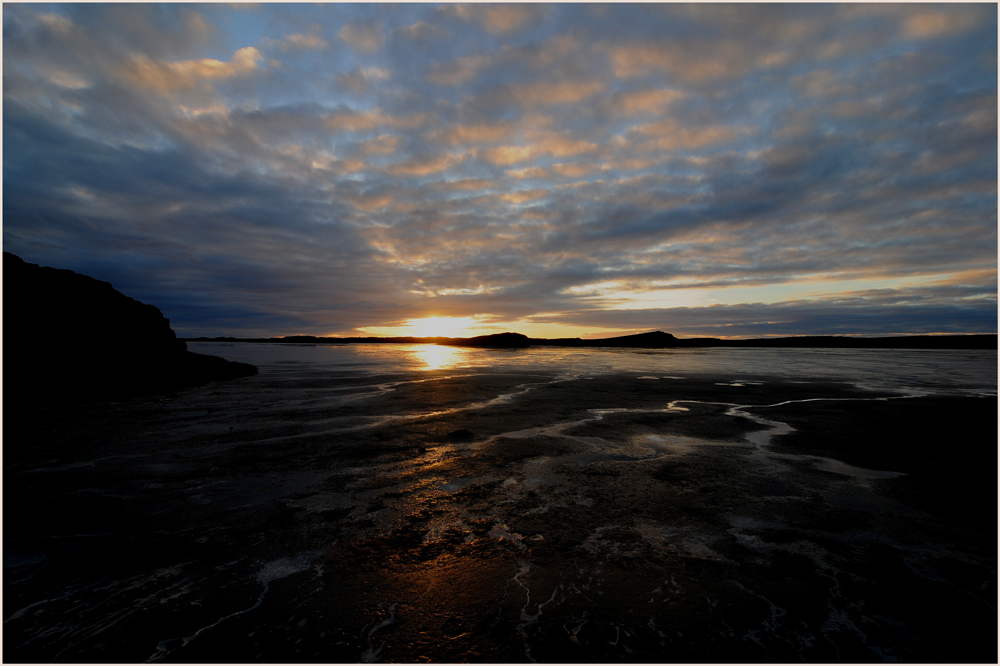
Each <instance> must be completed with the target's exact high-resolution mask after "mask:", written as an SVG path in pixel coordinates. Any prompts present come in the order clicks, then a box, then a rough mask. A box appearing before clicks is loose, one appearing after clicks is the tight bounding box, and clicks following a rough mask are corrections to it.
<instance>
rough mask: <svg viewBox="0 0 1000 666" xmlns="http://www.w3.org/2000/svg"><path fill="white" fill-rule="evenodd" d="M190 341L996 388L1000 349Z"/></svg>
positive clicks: (345, 360)
mask: <svg viewBox="0 0 1000 666" xmlns="http://www.w3.org/2000/svg"><path fill="white" fill-rule="evenodd" d="M188 349H190V350H191V351H193V352H197V353H200V354H212V355H215V356H222V357H223V358H226V359H228V360H231V361H240V362H243V363H251V364H253V365H256V366H258V367H259V368H262V369H263V372H266V373H280V374H283V375H286V376H290V375H294V370H292V368H296V367H297V368H302V369H303V370H305V369H308V371H309V372H331V373H337V375H338V376H343V374H345V373H347V374H356V375H357V376H367V377H375V376H378V375H381V374H399V373H417V374H419V373H426V372H430V371H440V370H458V369H463V370H474V371H476V372H481V373H508V372H530V373H542V374H556V375H579V376H583V375H595V376H596V375H601V374H615V373H640V374H641V373H649V374H657V373H659V374H672V375H675V376H683V375H704V376H715V377H720V378H721V377H730V378H747V379H751V380H752V379H753V378H755V377H756V378H761V377H768V378H782V379H785V380H790V381H796V380H799V381H815V380H817V379H827V380H832V381H839V382H847V383H851V384H854V385H857V386H859V387H877V388H900V389H920V388H921V387H922V388H925V389H927V390H937V391H955V392H960V393H963V392H964V393H970V394H976V395H978V394H983V395H996V390H997V352H996V350H973V351H968V350H921V349H918V350H906V349H754V348H735V347H734V348H726V347H720V348H713V349H600V348H592V349H580V348H560V347H535V348H526V349H476V348H468V347H450V346H442V345H382V344H379V345H365V344H359V345H346V344H345V345H311V344H270V343H225V342H189V343H188Z"/></svg>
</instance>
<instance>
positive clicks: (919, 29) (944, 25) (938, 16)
mask: <svg viewBox="0 0 1000 666" xmlns="http://www.w3.org/2000/svg"><path fill="white" fill-rule="evenodd" d="M975 24H976V21H975V15H973V14H971V13H962V12H960V13H956V12H951V13H948V14H943V13H939V12H923V13H921V14H916V15H914V16H911V17H909V18H908V19H906V21H905V22H904V23H903V34H904V35H905V36H907V37H909V38H911V39H913V38H916V39H920V38H923V37H933V36H934V35H940V34H946V33H949V32H959V31H961V30H966V29H968V28H971V27H973V26H975Z"/></svg>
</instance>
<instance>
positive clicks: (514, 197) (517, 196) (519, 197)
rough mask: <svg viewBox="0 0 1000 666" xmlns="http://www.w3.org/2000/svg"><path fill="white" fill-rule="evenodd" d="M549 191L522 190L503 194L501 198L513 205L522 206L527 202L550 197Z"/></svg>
mask: <svg viewBox="0 0 1000 666" xmlns="http://www.w3.org/2000/svg"><path fill="white" fill-rule="evenodd" d="M548 193H549V191H548V190H539V189H535V190H520V191H518V192H512V193H511V194H501V195H500V198H501V199H503V200H504V201H507V202H509V203H513V204H522V203H525V202H527V201H535V200H536V199H541V198H542V197H544V196H546V195H548Z"/></svg>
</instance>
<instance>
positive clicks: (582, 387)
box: [3, 343, 997, 663]
mask: <svg viewBox="0 0 1000 666" xmlns="http://www.w3.org/2000/svg"><path fill="white" fill-rule="evenodd" d="M192 347H193V348H194V347H196V345H192ZM201 347H204V349H201V348H198V349H196V351H206V352H207V353H212V354H217V355H220V356H224V357H226V358H229V359H231V360H238V361H244V362H253V363H255V364H256V365H258V367H259V368H260V374H259V375H258V376H254V377H247V378H243V379H237V380H233V381H229V382H217V383H214V384H210V385H207V386H204V387H201V388H195V389H190V390H187V391H183V392H178V393H175V394H169V395H163V396H154V397H146V398H136V399H133V400H125V401H118V402H100V403H92V404H86V405H77V406H65V405H64V406H60V405H39V406H37V407H36V408H34V409H28V410H24V411H23V412H22V413H19V414H14V415H12V414H5V415H4V416H5V419H4V429H5V433H4V435H5V437H4V524H3V526H4V530H3V533H4V654H3V658H4V660H5V661H7V662H40V661H62V662H120V661H128V662H142V661H165V662H261V661H271V662H275V661H277V662H357V661H364V662H373V661H387V662H427V661H430V662H460V661H472V662H519V663H520V662H532V661H538V662H631V661H643V662H747V661H750V662H763V661H807V662H831V661H849V662H871V661H911V662H912V661H921V662H928V661H929V662H995V661H996V659H997V615H996V600H997V570H996V556H997V513H996V510H997V501H996V500H997V477H996V469H997V396H996V367H997V366H996V352H995V351H987V352H920V351H907V352H896V353H893V352H887V351H885V350H877V351H876V350H868V351H838V352H823V353H820V352H815V353H813V352H810V351H809V350H729V351H726V350H706V351H694V350H685V351H671V352H662V353H656V352H653V353H650V352H633V351H629V350H621V351H614V352H608V351H600V352H598V351H587V350H574V351H572V352H558V351H553V350H544V351H538V350H534V351H533V350H512V351H490V350H466V351H463V350H434V349H430V350H428V349H423V348H417V347H414V348H412V349H409V350H406V349H400V350H398V351H391V352H390V351H386V350H385V349H384V348H383V349H381V350H376V349H360V348H355V349H346V348H337V349H323V348H319V347H302V348H298V349H290V348H289V349H282V350H274V349H264V348H263V346H254V345H249V344H248V345H242V346H241V345H222V344H219V345H212V344H208V343H205V344H203V345H201Z"/></svg>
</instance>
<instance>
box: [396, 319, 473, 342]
mask: <svg viewBox="0 0 1000 666" xmlns="http://www.w3.org/2000/svg"><path fill="white" fill-rule="evenodd" d="M475 325H476V320H475V319H473V318H472V317H424V318H423V319H410V320H409V321H407V322H406V324H405V326H406V327H407V328H410V329H412V330H413V333H412V335H416V336H420V337H424V338H433V337H436V336H442V337H447V338H459V337H466V336H473V335H477V333H475V332H474V331H470V330H469V328H470V327H472V326H475Z"/></svg>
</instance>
